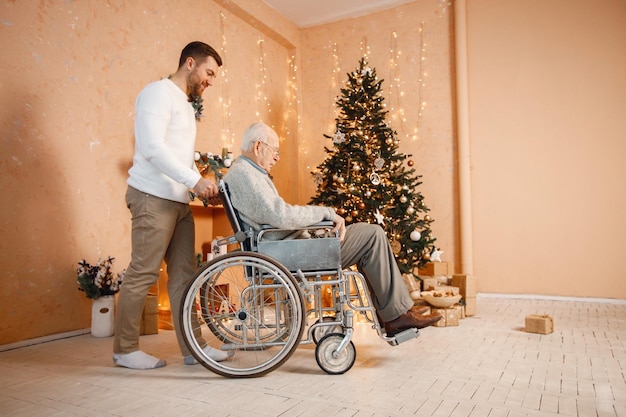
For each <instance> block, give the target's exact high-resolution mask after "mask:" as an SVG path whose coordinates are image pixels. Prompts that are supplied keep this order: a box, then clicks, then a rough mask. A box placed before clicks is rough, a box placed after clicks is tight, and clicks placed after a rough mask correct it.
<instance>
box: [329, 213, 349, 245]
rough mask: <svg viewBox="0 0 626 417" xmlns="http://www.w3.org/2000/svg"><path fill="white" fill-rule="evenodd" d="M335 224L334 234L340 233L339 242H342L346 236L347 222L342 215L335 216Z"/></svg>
mask: <svg viewBox="0 0 626 417" xmlns="http://www.w3.org/2000/svg"><path fill="white" fill-rule="evenodd" d="M333 224H334V225H335V227H333V230H332V231H333V233H334V232H339V241H340V242H342V241H343V238H344V237H345V236H346V221H345V220H344V218H343V217H341V216H340V215H338V214H335V218H334V219H333Z"/></svg>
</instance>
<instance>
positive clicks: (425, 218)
mask: <svg viewBox="0 0 626 417" xmlns="http://www.w3.org/2000/svg"><path fill="white" fill-rule="evenodd" d="M424 221H427V222H429V221H430V216H429V215H428V214H427V215H425V216H424Z"/></svg>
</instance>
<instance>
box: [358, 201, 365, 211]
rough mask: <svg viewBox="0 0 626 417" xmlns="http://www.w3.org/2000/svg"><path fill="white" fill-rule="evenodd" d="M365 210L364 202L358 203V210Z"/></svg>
mask: <svg viewBox="0 0 626 417" xmlns="http://www.w3.org/2000/svg"><path fill="white" fill-rule="evenodd" d="M364 208H365V203H364V202H362V201H361V202H359V210H363V209H364Z"/></svg>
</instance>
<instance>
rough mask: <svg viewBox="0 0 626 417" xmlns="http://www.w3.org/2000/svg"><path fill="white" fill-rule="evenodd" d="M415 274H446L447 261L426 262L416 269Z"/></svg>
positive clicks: (432, 275)
mask: <svg viewBox="0 0 626 417" xmlns="http://www.w3.org/2000/svg"><path fill="white" fill-rule="evenodd" d="M417 275H419V276H422V275H426V276H431V277H434V276H438V275H448V263H447V262H427V263H426V265H424V266H423V267H422V268H419V269H418V270H417Z"/></svg>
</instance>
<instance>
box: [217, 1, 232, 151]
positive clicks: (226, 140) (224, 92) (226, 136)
mask: <svg viewBox="0 0 626 417" xmlns="http://www.w3.org/2000/svg"><path fill="white" fill-rule="evenodd" d="M225 21H226V17H225V16H224V13H222V12H220V33H221V40H222V44H221V55H222V58H223V59H224V61H228V60H227V58H226V57H227V55H228V53H227V42H226V30H225ZM221 86H222V89H221V97H220V98H219V102H220V104H221V105H222V143H223V144H226V147H227V148H228V149H232V148H233V146H234V137H233V132H232V130H231V128H230V119H231V116H232V115H231V112H230V104H231V102H230V94H229V91H228V90H229V88H228V86H229V84H228V69H227V68H225V67H223V68H222V84H221Z"/></svg>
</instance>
